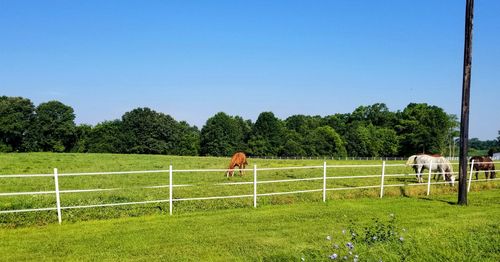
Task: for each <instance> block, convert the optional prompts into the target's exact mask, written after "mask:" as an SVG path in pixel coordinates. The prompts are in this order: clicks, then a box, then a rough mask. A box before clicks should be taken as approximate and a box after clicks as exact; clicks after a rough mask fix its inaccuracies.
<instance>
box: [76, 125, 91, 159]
mask: <svg viewBox="0 0 500 262" xmlns="http://www.w3.org/2000/svg"><path fill="white" fill-rule="evenodd" d="M91 132H92V126H91V125H86V124H82V125H78V126H76V128H75V139H76V140H75V142H74V146H73V148H72V149H71V151H72V152H77V153H85V152H87V150H88V145H87V144H88V138H89V136H90V133H91Z"/></svg>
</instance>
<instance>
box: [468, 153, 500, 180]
mask: <svg viewBox="0 0 500 262" xmlns="http://www.w3.org/2000/svg"><path fill="white" fill-rule="evenodd" d="M472 160H474V165H473V166H472V168H473V169H474V170H475V171H476V180H478V179H479V177H478V173H479V171H484V175H485V176H486V179H488V175H489V178H490V179H493V178H495V176H496V175H495V164H493V161H492V160H491V158H490V157H488V156H473V157H471V159H470V161H471V162H472Z"/></svg>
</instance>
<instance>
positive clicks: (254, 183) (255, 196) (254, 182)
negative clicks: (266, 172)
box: [253, 164, 257, 208]
mask: <svg viewBox="0 0 500 262" xmlns="http://www.w3.org/2000/svg"><path fill="white" fill-rule="evenodd" d="M253 207H254V208H257V165H255V164H254V165H253Z"/></svg>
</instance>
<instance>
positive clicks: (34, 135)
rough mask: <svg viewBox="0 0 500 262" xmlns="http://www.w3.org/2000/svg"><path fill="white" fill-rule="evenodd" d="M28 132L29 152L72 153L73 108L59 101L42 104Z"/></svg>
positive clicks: (73, 140) (73, 133) (26, 143)
mask: <svg viewBox="0 0 500 262" xmlns="http://www.w3.org/2000/svg"><path fill="white" fill-rule="evenodd" d="M35 113H36V115H35V118H34V121H32V124H31V125H30V128H29V129H28V131H27V139H26V142H25V143H24V145H23V146H24V148H25V149H27V151H51V152H65V151H66V152H67V151H70V150H71V149H72V148H73V146H74V143H75V140H76V139H75V137H76V134H75V131H76V126H75V122H74V120H75V114H74V112H73V108H71V107H70V106H67V105H65V104H63V103H61V102H59V101H49V102H46V103H41V104H40V105H38V106H37V107H36V110H35Z"/></svg>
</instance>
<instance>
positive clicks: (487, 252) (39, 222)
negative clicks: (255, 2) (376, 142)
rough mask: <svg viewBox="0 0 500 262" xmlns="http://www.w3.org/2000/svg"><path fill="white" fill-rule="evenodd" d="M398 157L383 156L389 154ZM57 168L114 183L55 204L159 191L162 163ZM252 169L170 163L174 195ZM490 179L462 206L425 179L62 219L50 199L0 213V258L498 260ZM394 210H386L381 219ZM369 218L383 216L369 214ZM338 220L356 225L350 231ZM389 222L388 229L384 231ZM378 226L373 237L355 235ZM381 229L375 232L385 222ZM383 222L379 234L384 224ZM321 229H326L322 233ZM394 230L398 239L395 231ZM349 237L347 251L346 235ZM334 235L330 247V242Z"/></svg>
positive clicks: (43, 156)
mask: <svg viewBox="0 0 500 262" xmlns="http://www.w3.org/2000/svg"><path fill="white" fill-rule="evenodd" d="M227 162H228V158H200V157H175V156H151V155H112V154H50V153H30V154H0V163H1V171H0V174H37V173H52V170H53V168H54V167H57V168H58V169H59V173H73V172H96V171H130V170H158V169H168V166H169V165H170V164H172V165H173V166H174V169H208V168H216V169H223V168H225V167H226V165H227ZM249 162H250V165H253V164H257V165H258V167H259V168H262V167H284V166H311V165H315V166H317V165H319V166H320V165H322V163H323V161H322V160H262V159H250V160H249ZM389 163H390V164H394V163H402V162H401V161H399V162H397V161H396V162H388V164H389ZM327 164H328V165H345V164H351V165H352V164H358V165H359V164H363V165H367V164H381V161H337V160H328V161H327ZM322 172H323V171H322V169H300V170H286V171H281V170H271V171H260V172H259V174H258V175H259V181H265V180H275V179H295V178H311V177H321V176H322ZM380 172H381V167H357V168H344V167H342V168H340V167H339V168H329V169H328V172H327V173H328V176H333V177H335V176H336V177H338V176H352V175H376V174H380ZM391 173H392V174H395V173H401V174H406V173H409V174H410V175H408V176H405V177H394V178H392V177H391V178H387V179H386V184H400V183H403V184H404V183H415V176H414V175H413V173H412V170H410V169H409V168H406V167H404V166H396V167H387V168H386V174H391ZM59 179H60V181H59V182H60V187H61V190H71V189H95V188H117V187H119V188H123V190H119V191H110V192H88V193H65V194H62V195H61V202H62V206H74V205H90V204H103V203H120V202H129V201H144V200H157V199H167V198H168V195H169V192H168V188H159V189H144V188H142V187H144V186H156V185H166V184H168V173H155V174H133V175H107V176H76V177H65V176H62V177H60V178H59ZM249 181H252V175H251V172H248V173H247V175H246V176H244V177H239V176H236V177H233V178H230V179H228V178H226V177H224V174H223V173H219V172H216V173H209V172H201V173H174V184H190V185H193V186H190V187H179V188H174V192H173V193H174V197H175V198H184V197H206V196H223V195H240V194H252V192H253V187H252V185H232V186H220V185H216V184H218V183H225V182H249ZM379 184H380V178H367V179H348V180H346V179H332V180H328V188H339V187H353V186H363V185H379ZM498 185H499V183H498V182H497V181H490V182H483V183H473V184H472V192H471V193H470V196H469V203H470V204H469V206H466V207H463V206H457V205H455V204H453V203H454V202H456V199H457V196H456V193H457V192H456V190H457V187H456V186H455V187H454V188H453V187H449V186H446V185H433V186H432V188H431V196H430V197H426V196H425V191H426V187H425V186H418V187H409V186H402V187H388V188H386V189H385V195H384V198H383V199H380V198H378V194H379V189H378V188H375V189H355V190H354V189H353V190H345V191H328V197H327V198H328V201H327V202H326V203H322V202H321V198H322V193H321V192H314V193H303V194H292V195H280V196H262V197H259V199H258V208H257V209H254V208H253V207H252V204H253V203H252V198H242V199H224V200H203V201H182V202H175V203H174V215H173V216H169V215H168V208H169V207H168V203H161V204H145V205H130V206H119V207H99V208H88V209H70V210H63V216H62V219H63V224H62V225H58V224H57V216H56V212H55V211H42V212H30V213H15V214H0V243H2V245H0V254H1V256H0V260H2V261H19V260H65V261H66V260H98V261H101V260H165V261H200V260H203V261H301V260H302V258H303V259H304V260H305V261H323V260H329V258H328V256H330V255H332V254H333V253H337V254H338V255H340V257H339V260H340V258H341V257H342V256H344V255H347V256H348V259H349V261H353V258H354V255H358V256H359V261H379V259H382V260H383V261H403V260H408V261H499V260H500V247H499V244H500V232H499V231H500V230H499V226H498V220H499V218H500V208H499V207H500V204H499V203H500V194H499V193H500V189H499V187H498ZM321 187H322V181H321V180H319V181H303V182H291V183H269V184H259V186H258V192H259V193H266V192H286V191H293V190H307V189H319V188H321ZM53 188H54V181H53V178H51V177H40V178H0V193H6V192H28V191H45V190H47V191H51V190H53ZM54 206H55V197H54V195H53V194H50V195H34V196H31V195H29V196H8V197H7V196H0V210H12V209H29V208H41V207H54ZM390 214H394V215H395V217H396V222H388V221H389V220H390ZM373 219H379V220H380V221H382V222H381V223H378V224H377V223H375V222H373V221H374V220H373ZM343 229H351V230H354V231H355V232H356V234H358V235H359V238H358V239H356V240H354V241H353V240H352V239H350V238H349V233H347V234H346V235H344V234H342V233H341V232H342V230H343ZM389 230H390V231H391V232H392V231H397V236H393V238H387V239H384V238H383V236H384V234H386V233H387V232H389ZM374 231H375V233H377V234H379V233H380V235H379V237H380V239H379V240H380V241H375V242H373V243H371V242H370V241H367V240H366V239H363V238H362V236H364V237H366V236H371V235H370V234H373V232H374ZM384 232H385V233H384ZM382 233H383V234H382ZM328 235H330V236H331V237H332V240H326V237H327V236H328ZM399 237H403V238H404V240H403V241H400V240H399ZM347 241H352V242H353V243H354V244H355V248H354V249H353V250H352V251H351V252H353V254H352V255H349V254H348V253H347V252H348V250H347V249H346V247H345V243H346V242H347ZM334 244H338V245H339V249H334V248H333V247H332V246H333V245H334Z"/></svg>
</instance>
